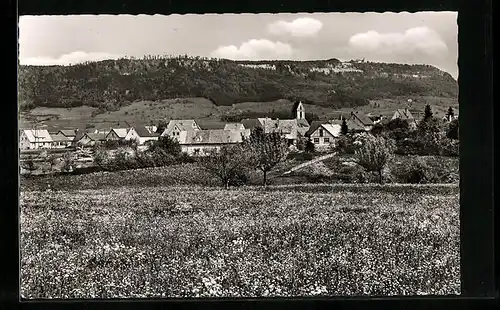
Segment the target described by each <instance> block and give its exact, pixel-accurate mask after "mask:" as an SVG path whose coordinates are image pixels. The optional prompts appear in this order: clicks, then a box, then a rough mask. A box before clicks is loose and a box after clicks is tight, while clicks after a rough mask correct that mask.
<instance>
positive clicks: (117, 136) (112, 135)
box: [106, 128, 129, 140]
mask: <svg viewBox="0 0 500 310" xmlns="http://www.w3.org/2000/svg"><path fill="white" fill-rule="evenodd" d="M128 131H129V128H111V130H110V131H109V132H108V134H107V135H106V140H125V137H126V136H127V133H128Z"/></svg>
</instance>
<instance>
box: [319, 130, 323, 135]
mask: <svg viewBox="0 0 500 310" xmlns="http://www.w3.org/2000/svg"><path fill="white" fill-rule="evenodd" d="M319 136H320V137H323V129H320V130H319Z"/></svg>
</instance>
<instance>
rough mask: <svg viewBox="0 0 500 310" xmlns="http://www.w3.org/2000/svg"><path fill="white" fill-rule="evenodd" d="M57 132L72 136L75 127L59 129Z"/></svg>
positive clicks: (74, 134) (74, 132)
mask: <svg viewBox="0 0 500 310" xmlns="http://www.w3.org/2000/svg"><path fill="white" fill-rule="evenodd" d="M57 133H58V134H62V135H64V136H66V137H74V136H76V129H61V130H59V131H58V132H57Z"/></svg>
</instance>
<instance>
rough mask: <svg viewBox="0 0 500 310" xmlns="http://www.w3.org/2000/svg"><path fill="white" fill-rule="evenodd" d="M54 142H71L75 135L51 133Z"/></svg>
mask: <svg viewBox="0 0 500 310" xmlns="http://www.w3.org/2000/svg"><path fill="white" fill-rule="evenodd" d="M51 137H52V141H53V142H70V141H72V140H73V137H67V136H65V135H63V134H62V133H60V132H59V133H57V134H55V135H51Z"/></svg>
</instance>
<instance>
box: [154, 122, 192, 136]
mask: <svg viewBox="0 0 500 310" xmlns="http://www.w3.org/2000/svg"><path fill="white" fill-rule="evenodd" d="M193 130H201V128H200V126H199V125H198V123H196V121H195V120H194V119H188V120H171V121H170V122H168V125H167V128H165V130H164V131H163V132H162V134H161V135H162V136H170V137H171V138H178V137H179V133H180V132H182V131H193Z"/></svg>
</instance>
